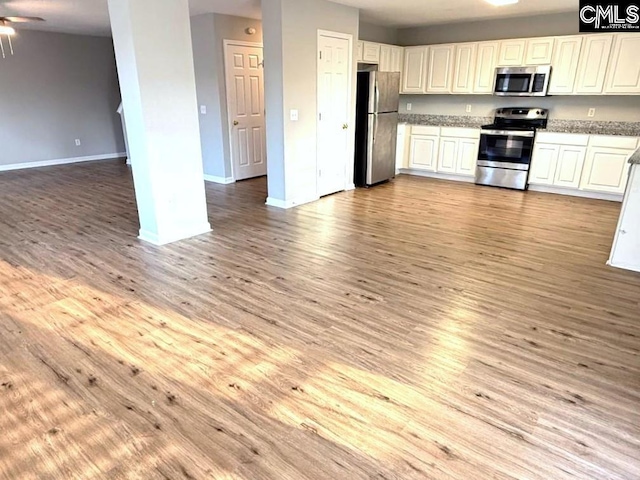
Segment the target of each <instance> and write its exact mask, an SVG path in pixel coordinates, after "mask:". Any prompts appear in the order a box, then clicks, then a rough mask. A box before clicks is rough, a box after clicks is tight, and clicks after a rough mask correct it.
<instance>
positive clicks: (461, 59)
mask: <svg viewBox="0 0 640 480" xmlns="http://www.w3.org/2000/svg"><path fill="white" fill-rule="evenodd" d="M477 51H478V44H477V43H461V44H458V45H456V47H455V57H454V61H453V85H452V86H451V91H452V92H453V93H473V83H474V80H475V71H476V55H477Z"/></svg>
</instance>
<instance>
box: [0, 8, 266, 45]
mask: <svg viewBox="0 0 640 480" xmlns="http://www.w3.org/2000/svg"><path fill="white" fill-rule="evenodd" d="M189 10H190V13H191V15H192V16H193V15H199V14H201V13H224V14H227V15H237V16H241V17H250V18H260V16H261V10H260V0H189ZM10 15H14V16H15V15H27V16H32V17H42V18H44V19H45V20H46V22H44V23H36V24H24V25H18V26H17V28H18V29H20V28H32V29H35V30H46V31H52V32H65V33H77V34H86V35H105V36H107V35H111V27H110V24H109V11H108V8H107V0H0V16H3V17H6V16H10Z"/></svg>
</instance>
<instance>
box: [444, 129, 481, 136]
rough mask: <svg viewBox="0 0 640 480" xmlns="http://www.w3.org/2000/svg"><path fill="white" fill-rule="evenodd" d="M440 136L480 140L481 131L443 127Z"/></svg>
mask: <svg viewBox="0 0 640 480" xmlns="http://www.w3.org/2000/svg"><path fill="white" fill-rule="evenodd" d="M440 136H442V137H456V138H480V129H478V128H460V127H442V128H441V129H440Z"/></svg>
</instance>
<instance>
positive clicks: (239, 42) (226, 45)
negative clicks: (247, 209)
mask: <svg viewBox="0 0 640 480" xmlns="http://www.w3.org/2000/svg"><path fill="white" fill-rule="evenodd" d="M222 44H223V49H224V55H223V58H222V64H223V70H224V76H223V80H224V93H225V98H226V100H227V136H228V137H229V155H230V158H229V160H230V162H231V177H228V179H227V180H229V179H230V180H231V181H229V182H228V183H234V182H235V181H236V172H235V170H236V167H235V165H234V163H235V162H234V161H233V138H232V129H231V125H229V122H230V119H231V111H230V110H229V105H230V104H231V102H230V96H229V85H227V58H228V55H229V47H230V46H231V45H235V46H240V47H257V48H262V53H263V58H264V45H263V44H262V43H260V42H246V41H244V40H222ZM262 68H264V60H263V66H262ZM265 120H266V119H265Z"/></svg>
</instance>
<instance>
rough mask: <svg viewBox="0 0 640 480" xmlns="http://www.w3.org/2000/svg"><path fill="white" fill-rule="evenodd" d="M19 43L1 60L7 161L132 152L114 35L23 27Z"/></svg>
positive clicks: (2, 156)
mask: <svg viewBox="0 0 640 480" xmlns="http://www.w3.org/2000/svg"><path fill="white" fill-rule="evenodd" d="M3 41H4V43H5V47H6V39H4V40H3ZM13 41H14V50H15V55H13V56H7V58H5V59H2V58H0V145H1V147H0V166H2V165H11V164H21V163H28V162H38V161H48V160H60V159H68V158H74V157H85V156H93V155H107V154H117V153H121V152H124V151H125V147H124V139H123V134H122V126H121V124H120V117H119V115H118V114H117V113H116V109H117V108H118V105H119V103H120V91H119V88H118V79H117V74H116V62H115V58H114V53H113V44H112V41H111V39H110V38H106V37H91V36H84V35H67V34H60V33H49V32H37V31H32V30H20V31H19V32H18V33H17V34H16V36H15V37H14V39H13ZM76 138H79V139H80V140H81V142H82V145H81V146H80V147H77V146H76V145H75V139H76Z"/></svg>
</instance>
